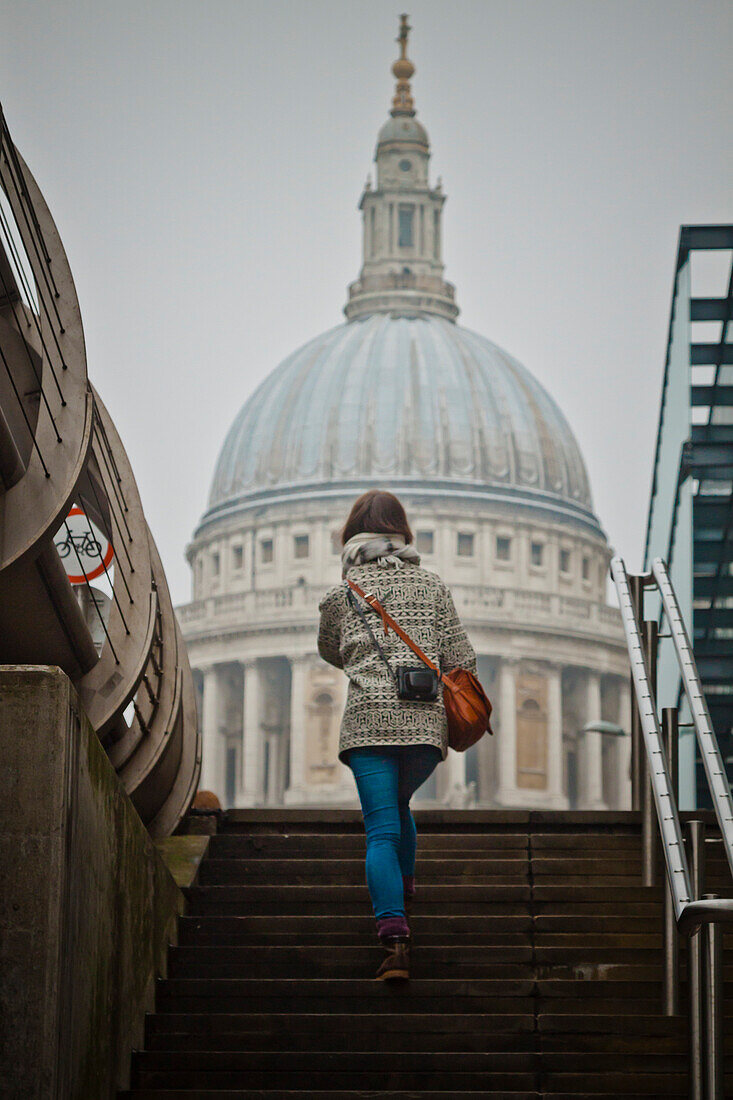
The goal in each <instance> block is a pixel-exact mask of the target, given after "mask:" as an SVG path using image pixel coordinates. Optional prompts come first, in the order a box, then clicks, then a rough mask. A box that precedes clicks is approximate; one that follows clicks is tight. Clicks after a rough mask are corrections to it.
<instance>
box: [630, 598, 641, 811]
mask: <svg viewBox="0 0 733 1100" xmlns="http://www.w3.org/2000/svg"><path fill="white" fill-rule="evenodd" d="M642 581H643V578H642V577H639V576H630V577H629V591H630V593H631V603H632V605H633V608H634V615H635V616H636V621H637V623H638V624H639V629H641V621H642V618H643V614H644V585H643V583H642ZM630 679H631V809H632V810H640V809H641V780H642V774H643V770H644V743H643V740H642V733H641V719H640V718H639V705H638V703H637V702H636V692H635V691H634V676H633V673H632V674H631V676H630Z"/></svg>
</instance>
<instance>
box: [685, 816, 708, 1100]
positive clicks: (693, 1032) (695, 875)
mask: <svg viewBox="0 0 733 1100" xmlns="http://www.w3.org/2000/svg"><path fill="white" fill-rule="evenodd" d="M688 828H689V837H690V859H689V863H690V880H691V886H692V896H693V898H700V897H702V891H703V879H704V878H705V822H704V821H690V822H689V826H688ZM687 986H688V990H689V996H690V1100H705V1063H704V1049H703V1047H704V1042H705V1031H704V1021H703V1009H702V935H701V933H698V934H697V935H694V936H690V938H689V940H688V948H687Z"/></svg>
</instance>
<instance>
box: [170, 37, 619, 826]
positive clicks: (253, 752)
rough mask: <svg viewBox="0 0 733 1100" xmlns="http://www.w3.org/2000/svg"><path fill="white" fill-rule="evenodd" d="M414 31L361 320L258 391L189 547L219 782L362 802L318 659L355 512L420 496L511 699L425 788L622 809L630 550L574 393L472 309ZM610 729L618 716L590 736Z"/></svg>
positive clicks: (188, 610) (446, 569) (447, 573)
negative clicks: (602, 506)
mask: <svg viewBox="0 0 733 1100" xmlns="http://www.w3.org/2000/svg"><path fill="white" fill-rule="evenodd" d="M407 30H408V28H407V26H406V21H404V20H403V25H402V29H401V32H400V38H399V42H400V45H401V50H400V52H401V56H400V58H399V59H398V60H397V61H396V62H395V64H394V66H393V73H394V75H395V77H396V81H397V85H396V90H395V95H394V99H393V101H392V109H391V112H390V116H389V118H388V120H387V122H386V123H385V124H384V126H383V127H382V129H381V130H380V132H379V135H378V138H377V146H376V153H375V162H376V179H375V182H374V185H372V184H371V183H370V182H367V185H366V187H365V190H364V193H363V195H362V197H361V202H360V209H361V212H362V218H363V230H364V232H363V263H362V268H361V272H360V274H359V277H358V279H357V280H356V281H355V282H354V283H352V284H351V285H350V286H349V288H348V299H347V304H346V306H345V310H344V312H345V314H346V321H345V323H343V324H341V325H338V326H337V327H336V328H333V329H331V330H330V331H328V332H325V333H323V334H322V335H320V336H317V337H316V338H315V339H313V340H311V341H310V342H309V343H307V344H305V345H304V346H303V347H302V348H300V349H298V350H297V351H295V352H294V353H293V354H292V355H291V356H289V357H288V358H287V359H286V360H285V361H284V362H283V363H281V364H280V366H279V367H277V368H276V369H275V370H274V371H273V372H272V373H271V374H270V375H269V376H268V377H267V378H266V379H265V381H264V382H263V383H262V384H261V385H260V386H259V387H258V389H257V390H255V392H254V393H253V394H252V396H251V397H250V398H249V400H248V401H247V402H246V403H245V405H244V407H243V408H242V409H241V411H240V412H239V414H238V416H237V417H236V419H235V421H234V423H233V425H232V427H231V429H230V431H229V433H228V435H227V437H226V439H225V441H224V445H223V447H222V450H221V453H220V456H219V459H218V461H217V465H216V469H215V472H214V477H213V482H212V488H211V493H210V498H209V502H208V507H207V510H206V512H205V513H204V515H203V517H202V519H201V521H200V522H199V525H198V527H197V529H196V531H195V533H194V536H193V539H192V542H191V544H190V545H189V547H188V549H187V558H188V561H189V563H190V565H191V569H192V573H193V598H192V601H191V603H189V604H187V605H186V606H184V607H181V608H179V609H178V614H179V618H180V621H181V625H182V628H183V632H184V636H185V638H186V641H187V644H188V652H189V657H190V661H191V665H192V666H193V669H194V676H195V680H196V683H197V690H198V696H199V707H200V711H199V712H200V715H201V722H202V732H203V772H202V781H201V786H202V787H205V788H208V789H210V790H213V791H215V792H216V793H217V794H218V795H219V797H220V798H221V801H222V804H225V805H228V806H253V805H281V804H286V805H287V804H292V805H302V804H316V805H335V804H338V805H354V804H356V793H355V788H354V783H353V779H352V777H351V773H350V771H349V770H348V768H347V767H346V766H345V765H343V764H341V763H340V762H339V760H338V758H337V744H338V730H339V721H340V716H341V711H342V709H343V703H344V699H345V689H346V682H345V678H344V676H343V674H342V673H341V672H339V671H337V670H336V669H333V668H331V667H330V666H328V665H326V664H325V663H324V662H322V661H321V660H320V659H319V657H318V655H317V651H316V636H317V627H318V602H319V600H320V598H321V596H322V595H323V594H324V592H325V591H326V590H327V589H328V588H329V587H331V586H332V585H334V584H337V583H339V581H340V579H341V570H340V543H339V538H338V534H339V530H340V528H341V527H342V526H343V523H344V521H345V519H346V516H347V514H348V512H349V509H350V507H351V504H352V503H353V501H354V499H355V498H356V497H357V496H358V495H359V494H360V493H362V492H364V491H365V490H366V489H369V488H383V489H389V490H390V491H391V492H394V493H396V494H397V495H398V496H399V497H400V499H401V500H402V501H403V503H404V504H405V507H406V510H407V514H408V518H409V520H410V523H411V526H412V528H413V531H415V533H416V544H417V549H418V550H419V552H420V554H421V557H422V564H423V565H424V566H425V567H427V568H428V569H434V570H435V571H436V572H438V573H439V574H440V576H441V577H442V578H443V579H444V580H445V581H446V583H447V584H448V585H449V587H450V588H451V591H452V593H453V596H454V600H455V604H456V607H457V609H458V612H459V614H460V616H461V618H462V620H463V622H464V623H465V625H466V627H467V630H468V632H469V635H470V637H471V640H472V642H473V645H474V648H475V649H476V652H477V655H478V671H479V675H480V678H481V680H482V682H483V684H484V686H485V688H486V691H487V693H488V695H489V696H490V698H491V700H492V702H493V704H494V717H495V721H494V723H493V724H494V728H495V731H496V732H495V736H494V737H493V738H490V737H488V736H486V737H484V738H483V739H482V740H481V741H480V742H479V743H478V745H476V746H474V747H473V748H472V749H470V750H469V751H468V752H467V753H454V752H453V751H452V750H451V751H450V752H449V756H448V759H447V761H446V762H445V763H444V764H443V765H441V766H440V767H439V768H438V769H437V771H436V772H435V773H434V774H433V776H431V778H430V779H429V780H428V782H427V783H426V784H425V786H424V787H423V788H421V790H420V791H419V792H417V795H416V797H415V802H416V803H417V804H421V803H422V804H423V805H429V804H436V803H440V804H449V805H452V806H468V805H479V806H506V807H521V808H548V809H563V808H567V807H578V808H587V809H602V808H625V807H626V806H628V805H629V781H628V757H629V748H628V746H629V737H628V730H629V713H630V711H629V707H630V702H629V685H628V663H627V661H626V658H625V645H624V642H623V635H622V630H621V625H620V619H619V615H618V612H617V611H616V609H614V608H612V607H609V606H608V605H607V604H606V601H605V591H606V573H607V568H608V561H609V557H610V550H609V547H608V544H607V541H606V538H605V536H604V533H603V530H602V528H601V526H600V524H599V522H598V519H597V517H596V515H595V513H594V511H593V504H592V499H591V493H590V486H589V482H588V476H587V472H586V468H585V464H584V461H583V457H582V455H581V453H580V450H579V447H578V444H577V442H576V440H575V438H574V436H573V433H572V430H571V428H570V426H569V425H568V423H567V421H566V420H565V418H564V416H563V414H562V412H561V411H560V409H559V408H558V407H557V405H556V404H555V402H554V401H553V399H552V398H551V397H550V395H549V394H548V393H547V391H546V390H545V389H544V388H543V387H542V386H541V385H540V383H539V382H538V381H537V380H536V379H535V378H534V377H533V376H532V375H531V374H530V373H529V372H528V371H527V370H526V369H525V368H524V367H523V366H522V365H521V364H520V363H518V362H517V361H516V360H515V359H513V358H512V356H510V355H508V354H507V353H506V352H504V351H502V350H501V349H500V348H498V347H496V346H495V345H494V344H492V343H491V342H490V341H489V340H487V339H486V338H485V337H483V336H479V335H477V334H476V333H473V332H470V331H468V330H466V329H464V328H462V327H461V326H459V325H458V324H457V323H456V317H457V315H458V306H457V304H456V297H455V290H454V287H453V286H452V285H451V284H450V283H448V282H446V281H445V279H444V269H443V262H442V250H443V237H442V216H443V205H444V202H445V195H444V194H443V191H442V188H441V186H440V183H438V184H437V185H432V184H431V182H430V176H429V165H430V145H429V140H428V135H427V132H426V130H425V128H424V127H423V126H422V125H421V123H420V122H419V121H418V120H417V118H416V112H415V107H414V102H413V99H412V93H411V86H410V79H411V77H412V75H413V71H414V69H413V65H412V63H411V62H410V61H409V59H408V58H407V55H406V46H407ZM599 722H602V723H607V724H609V725H607V727H606V731H605V732H604V731H603V729H598V728H588V727H593V726H597V725H598V723H599ZM611 725H615V726H617V727H619V726H620V727H621V728H622V729H623V730H625V731H626V732H627V736H626V737H620V736H612V735H611V734H610V733H609V732H608V730H610V729H611Z"/></svg>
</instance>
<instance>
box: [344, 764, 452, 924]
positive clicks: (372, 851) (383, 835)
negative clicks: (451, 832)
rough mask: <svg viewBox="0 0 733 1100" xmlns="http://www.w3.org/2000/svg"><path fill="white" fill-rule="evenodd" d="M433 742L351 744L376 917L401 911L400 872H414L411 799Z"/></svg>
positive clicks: (422, 778)
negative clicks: (371, 745) (362, 746)
mask: <svg viewBox="0 0 733 1100" xmlns="http://www.w3.org/2000/svg"><path fill="white" fill-rule="evenodd" d="M440 760H441V752H440V749H439V748H437V746H435V745H375V746H373V747H370V748H357V749H350V750H349V752H348V754H347V755H346V761H347V763H348V765H349V767H350V768H351V770H352V772H353V773H354V779H355V780H356V787H357V790H358V792H359V800H360V802H361V811H362V814H363V815H364V829H365V832H366V846H367V850H366V879H367V886H368V887H369V894H370V895H371V899H372V905H373V907H374V916H375V917H376V919H377V920H381V919H382V917H397V916H402V917H404V915H405V902H404V895H403V884H402V877H403V875H405V876H408V875H414V874H415V853H416V849H417V832H416V829H415V819H414V818H413V816H412V813H411V812H410V799H411V798H412V796H413V794H414V793H415V791H416V790H417V788H418V787H419V786H421V785H422V784H423V783H424V782H425V780H426V779H427V778H428V776H429V775H431V774H432V772H433V771H434V769H435V767H436V765H437V764H439V763H440Z"/></svg>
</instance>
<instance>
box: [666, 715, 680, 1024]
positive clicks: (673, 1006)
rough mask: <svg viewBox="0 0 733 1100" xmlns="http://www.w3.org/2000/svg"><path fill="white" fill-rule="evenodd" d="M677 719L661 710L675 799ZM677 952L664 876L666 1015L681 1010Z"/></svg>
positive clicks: (675, 926)
mask: <svg viewBox="0 0 733 1100" xmlns="http://www.w3.org/2000/svg"><path fill="white" fill-rule="evenodd" d="M678 722H679V715H678V713H677V708H676V707H664V708H663V709H662V733H663V735H664V748H665V752H666V754H667V771H668V772H669V778H670V783H671V786H672V793H673V794H674V797H675V802H676V800H677V788H678V785H679V783H678V775H679V754H678V731H679V727H678ZM679 955H680V945H679V935H678V932H677V920H676V918H675V912H674V902H673V900H672V890H671V887H670V885H669V880H668V878H667V876H666V875H665V883H664V1004H663V1011H664V1014H665V1016H677V1015H678V1014H679V1010H680V981H679V963H680V960H679Z"/></svg>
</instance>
